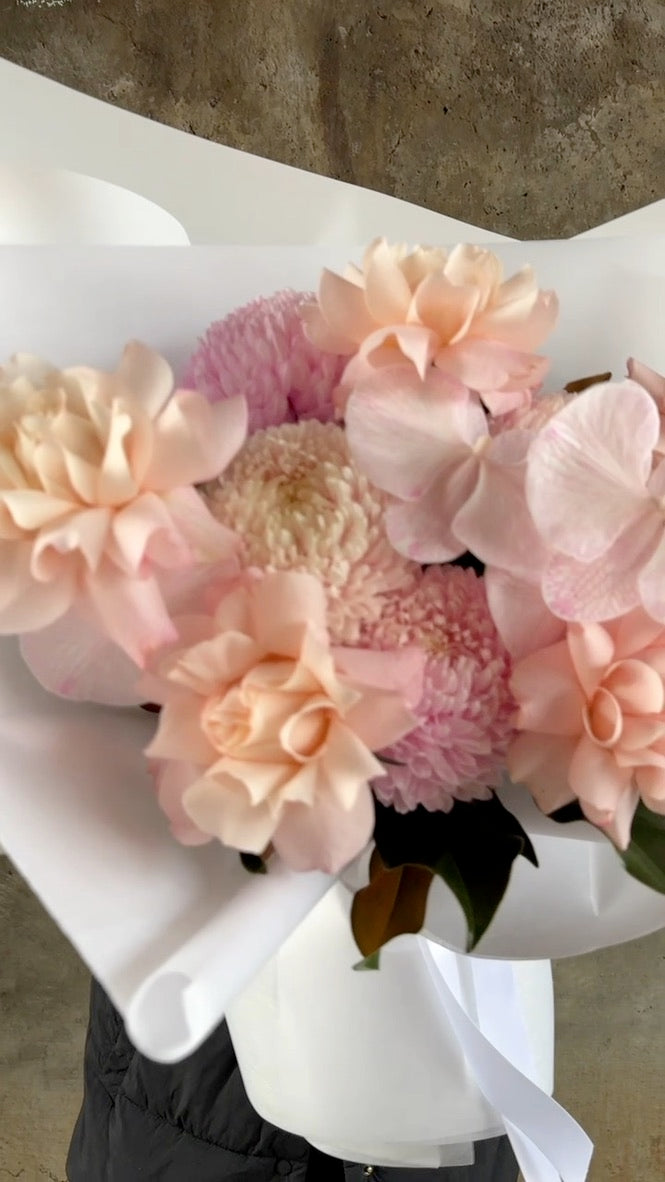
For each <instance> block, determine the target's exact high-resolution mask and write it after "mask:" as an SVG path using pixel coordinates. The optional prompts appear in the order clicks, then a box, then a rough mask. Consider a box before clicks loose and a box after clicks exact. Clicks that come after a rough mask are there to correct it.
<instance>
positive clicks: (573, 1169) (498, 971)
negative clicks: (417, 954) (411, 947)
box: [418, 938, 593, 1182]
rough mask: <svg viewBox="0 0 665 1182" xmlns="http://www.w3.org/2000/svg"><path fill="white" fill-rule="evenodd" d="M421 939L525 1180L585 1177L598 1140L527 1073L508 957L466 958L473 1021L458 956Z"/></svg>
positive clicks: (577, 1181)
mask: <svg viewBox="0 0 665 1182" xmlns="http://www.w3.org/2000/svg"><path fill="white" fill-rule="evenodd" d="M418 945H419V948H420V951H421V954H422V956H423V959H424V961H425V964H426V967H427V970H428V972H429V975H430V977H431V980H432V984H433V987H434V989H435V992H436V995H437V998H438V1000H439V1002H440V1005H441V1009H442V1011H443V1013H444V1014H445V1015H446V1018H447V1020H448V1021H449V1022H450V1024H451V1026H452V1028H453V1030H454V1031H455V1033H456V1035H457V1037H458V1038H459V1041H460V1045H461V1047H462V1049H463V1051H464V1054H465V1056H466V1058H467V1062H468V1063H469V1066H470V1068H471V1070H472V1071H473V1074H474V1077H475V1080H476V1083H477V1084H478V1087H479V1088H480V1090H481V1092H482V1093H483V1095H484V1096H485V1097H486V1099H487V1100H488V1101H489V1103H490V1104H491V1105H492V1107H493V1108H495V1109H496V1111H497V1112H498V1113H500V1115H501V1117H502V1118H503V1122H504V1125H505V1129H506V1133H507V1134H508V1137H509V1138H510V1142H511V1144H512V1147H513V1150H514V1153H515V1157H516V1158H517V1162H518V1164H519V1167H520V1169H521V1171H522V1175H523V1177H524V1182H585V1180H586V1178H587V1175H588V1172H589V1164H590V1162H591V1155H592V1153H593V1143H592V1142H591V1140H590V1139H589V1137H587V1135H586V1133H585V1132H584V1130H583V1129H582V1128H580V1126H579V1125H578V1123H577V1121H575V1120H573V1118H572V1116H570V1115H569V1113H567V1112H566V1110H565V1109H564V1108H562V1107H561V1105H560V1104H557V1102H556V1100H554V1099H553V1098H552V1097H551V1096H548V1095H547V1093H546V1092H544V1091H543V1090H542V1089H541V1088H539V1087H538V1085H537V1084H535V1083H534V1082H533V1080H532V1079H531V1078H530V1073H532V1072H533V1065H532V1063H531V1051H530V1048H529V1043H528V1038H527V1034H526V1029H525V1026H524V1021H523V1018H522V1013H521V1008H520V1000H519V996H518V993H517V986H516V982H515V977H514V974H513V970H512V967H511V965H510V963H508V962H501V961H491V960H481V959H479V958H478V959H475V958H469V960H468V961H467V962H466V963H467V964H468V965H469V968H470V972H471V976H472V980H473V986H474V993H475V1004H476V1009H477V1021H474V1020H473V1019H472V1018H471V1017H470V1016H469V1014H468V1013H467V1012H466V1009H465V1008H464V1006H463V1005H462V1003H461V1001H460V983H459V975H458V967H457V963H456V962H457V959H458V958H457V957H456V956H455V954H454V953H451V952H449V951H448V950H447V949H445V948H442V947H441V946H440V945H437V944H432V943H431V942H430V941H428V940H425V939H423V938H420V939H419V940H418Z"/></svg>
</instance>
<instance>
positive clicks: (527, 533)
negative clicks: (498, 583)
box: [452, 436, 545, 579]
mask: <svg viewBox="0 0 665 1182" xmlns="http://www.w3.org/2000/svg"><path fill="white" fill-rule="evenodd" d="M504 440H505V436H499V437H498V438H497V440H496V441H495V442H496V443H499V442H501V441H504ZM524 473H525V469H524V465H520V464H502V463H500V462H494V456H493V454H492V452H491V451H489V450H488V452H486V453H485V455H484V456H482V457H481V462H480V465H479V471H478V479H477V481H476V483H475V486H474V488H473V491H472V492H471V493H470V495H469V497H468V499H467V500H466V501H465V502H464V504H463V505H462V507H461V508H460V509H459V511H458V513H457V514H456V516H455V518H454V519H453V522H452V528H453V532H454V533H455V535H456V537H458V538H459V539H460V541H462V542H464V545H465V547H466V549H468V550H470V551H471V552H472V553H473V554H475V555H477V557H478V558H480V559H481V560H482V561H483V562H485V563H488V564H489V565H492V566H499V567H501V568H503V569H504V570H509V571H510V572H511V574H513V575H516V576H517V577H518V578H525V579H529V578H532V577H533V575H534V573H535V572H536V571H537V570H538V569H539V568H540V567H542V566H543V565H544V563H545V553H544V550H543V547H542V544H541V541H540V538H539V536H538V534H537V533H536V530H535V528H534V525H533V522H532V520H531V518H530V516H529V511H528V509H527V506H526V503H525V500H524Z"/></svg>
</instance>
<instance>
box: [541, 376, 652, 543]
mask: <svg viewBox="0 0 665 1182" xmlns="http://www.w3.org/2000/svg"><path fill="white" fill-rule="evenodd" d="M659 430H660V421H659V418H658V412H657V410H656V408H655V406H654V404H653V401H652V399H651V398H650V397H649V395H648V394H647V393H646V392H645V391H644V390H643V389H642V388H641V386H638V385H636V384H635V382H622V383H616V384H613V383H603V384H601V385H598V386H594V387H592V388H591V389H589V390H586V391H585V392H584V393H583V394H580V395H579V397H577V398H574V399H573V400H572V401H571V402H569V403H568V405H567V406H565V407H564V408H563V409H562V410H560V411H558V413H557V414H556V415H554V416H553V418H551V419H550V420H549V422H548V423H547V424H546V425H545V427H544V428H543V430H542V431H541V432H540V434H539V435H538V436H537V437H536V439H535V440H534V442H533V444H532V446H531V450H530V453H529V460H528V473H527V481H526V492H527V500H528V504H529V508H530V510H531V513H532V515H533V518H534V521H535V523H536V526H537V528H538V530H539V532H540V533H541V534H542V537H543V539H544V540H545V542H546V543H548V544H549V545H551V546H553V547H555V548H556V549H557V550H561V551H563V553H564V554H568V555H570V557H572V558H576V559H578V560H579V561H581V562H591V561H593V560H594V559H596V558H599V557H600V556H601V555H602V554H604V553H605V552H606V551H607V550H608V549H609V547H610V546H612V545H613V544H614V542H616V541H617V539H618V538H619V537H620V535H621V534H622V533H624V531H625V530H626V529H628V527H630V526H633V525H635V524H636V523H637V522H638V521H639V520H641V519H642V518H644V517H645V516H646V515H647V514H648V513H649V512H653V513H654V514H655V513H656V510H655V507H654V508H653V509H652V507H651V502H650V499H649V497H648V494H647V490H646V482H647V479H648V477H649V473H650V471H651V463H652V452H653V448H654V446H655V444H656V442H657V439H658V435H659ZM658 516H660V515H659V514H658Z"/></svg>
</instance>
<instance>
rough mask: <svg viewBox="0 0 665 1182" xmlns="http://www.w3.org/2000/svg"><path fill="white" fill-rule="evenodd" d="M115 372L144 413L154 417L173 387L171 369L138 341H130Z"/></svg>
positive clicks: (151, 350) (163, 359)
mask: <svg viewBox="0 0 665 1182" xmlns="http://www.w3.org/2000/svg"><path fill="white" fill-rule="evenodd" d="M115 373H116V377H117V378H119V379H120V381H121V382H122V383H123V384H124V385H125V386H127V387H128V389H129V390H131V392H132V394H133V396H134V397H135V398H136V399H137V401H139V402H140V403H141V405H142V406H143V409H144V410H145V412H146V414H147V415H149V417H150V418H151V419H154V418H156V417H157V415H158V414H159V412H160V411H161V410H162V408H163V406H164V405H165V403H166V402H167V401H168V399H169V397H170V394H171V391H172V390H173V371H172V369H171V366H170V365H169V363H168V361H166V359H165V358H164V357H161V356H160V355H159V353H155V352H154V350H153V349H150V348H148V346H147V345H144V344H142V342H141V341H130V342H129V344H127V345H126V346H125V348H124V350H123V354H122V357H121V359H120V362H119V363H118V365H117V367H116V371H115Z"/></svg>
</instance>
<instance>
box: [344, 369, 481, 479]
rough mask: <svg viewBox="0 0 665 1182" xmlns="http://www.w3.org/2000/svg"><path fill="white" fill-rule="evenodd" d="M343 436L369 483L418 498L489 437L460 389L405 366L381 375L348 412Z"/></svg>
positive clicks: (352, 399) (357, 396)
mask: <svg viewBox="0 0 665 1182" xmlns="http://www.w3.org/2000/svg"><path fill="white" fill-rule="evenodd" d="M346 433H347V438H348V441H349V447H350V449H351V453H352V455H353V457H354V459H355V460H356V463H357V464H358V465H359V466H360V467H361V468H362V470H363V471H364V472H365V473H366V474H367V475H368V476H369V478H370V480H371V481H372V483H373V484H375V485H377V487H378V488H382V489H384V490H385V491H386V492H390V493H392V494H393V495H395V496H398V497H400V498H402V499H404V500H416V499H417V498H418V497H420V496H422V494H423V493H424V492H425V491H426V489H427V488H428V486H429V485H430V484H431V482H432V481H433V480H434V478H435V477H438V476H443V475H444V474H445V473H446V472H448V473H449V474H452V471H453V469H455V468H456V467H458V465H459V464H460V462H461V461H463V460H464V459H466V457H467V456H468V454H469V450H470V448H472V447H473V445H474V444H475V443H476V442H477V440H478V439H481V438H482V437H483V435H486V434H487V422H486V419H485V416H484V414H483V411H482V410H481V408H480V407H479V406H478V404H477V403H475V402H474V401H473V400H472V399H469V398H467V397H463V396H462V394H461V392H460V389H459V387H458V386H456V385H453V384H451V383H450V382H447V381H446V380H445V379H441V377H440V376H438V375H431V377H430V379H429V380H428V381H427V383H424V384H423V383H421V382H419V381H418V379H417V377H416V375H415V374H414V373H413V372H412V371H409V370H405V369H404V368H402V367H401V368H399V369H391V370H383V371H380V372H379V373H378V374H377V375H376V376H375V377H374V379H372V380H371V381H367V382H366V383H365V384H364V385H362V386H360V387H359V388H358V389H357V390H356V391H355V392H354V393H353V394H352V396H351V397H350V398H349V401H348V404H347V408H346Z"/></svg>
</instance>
